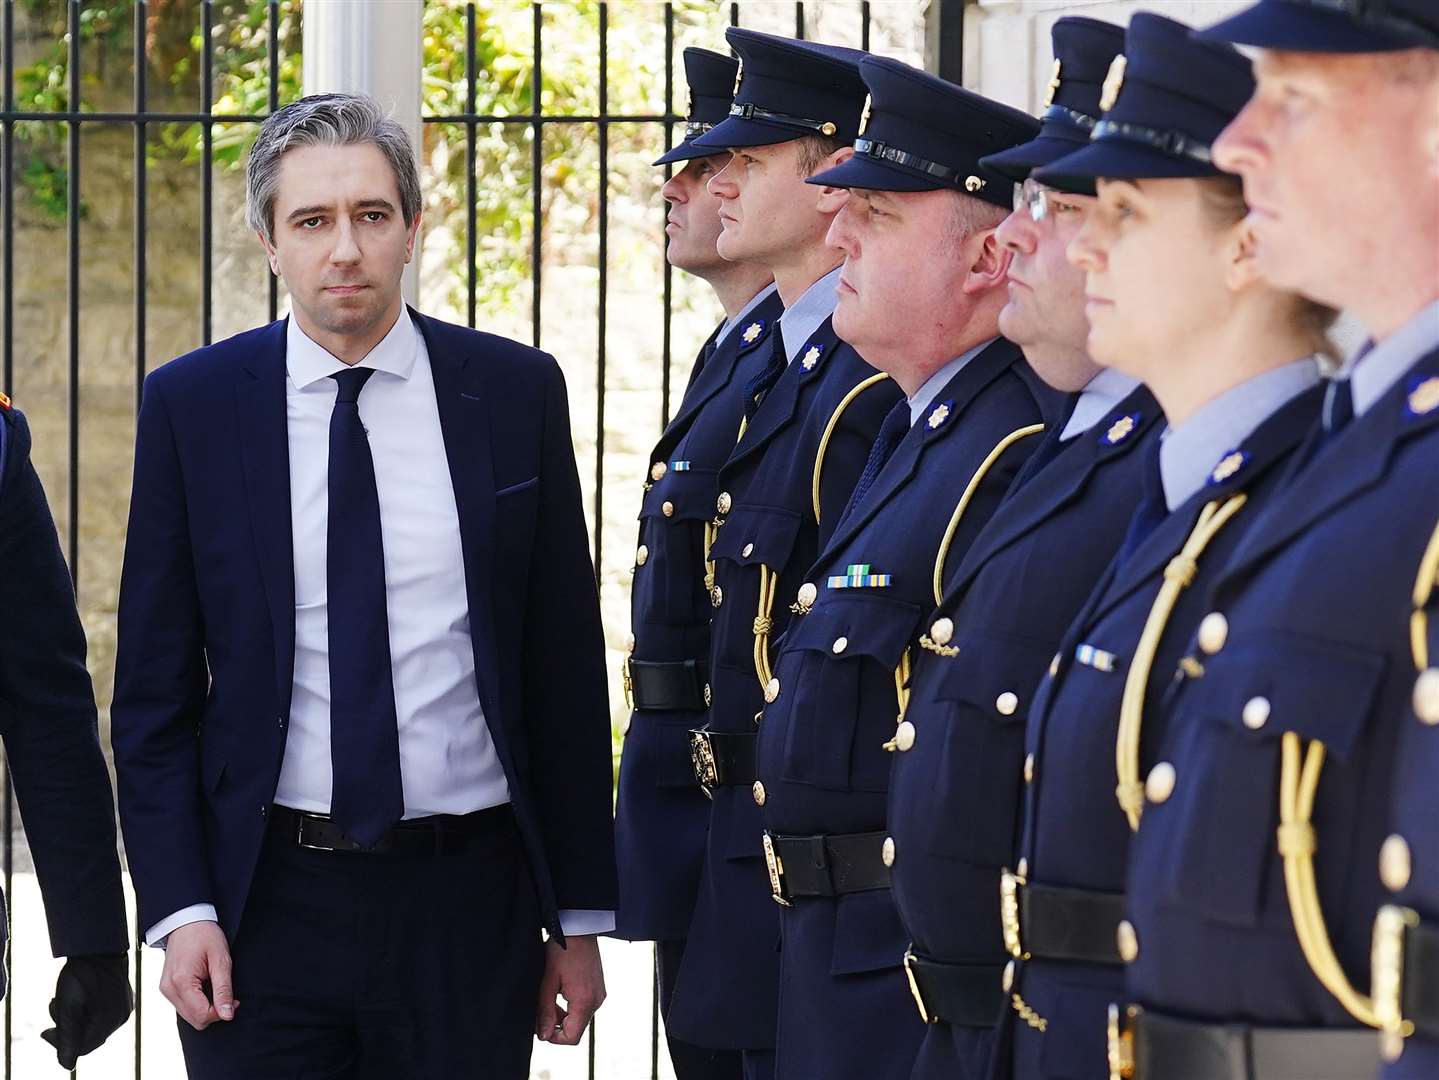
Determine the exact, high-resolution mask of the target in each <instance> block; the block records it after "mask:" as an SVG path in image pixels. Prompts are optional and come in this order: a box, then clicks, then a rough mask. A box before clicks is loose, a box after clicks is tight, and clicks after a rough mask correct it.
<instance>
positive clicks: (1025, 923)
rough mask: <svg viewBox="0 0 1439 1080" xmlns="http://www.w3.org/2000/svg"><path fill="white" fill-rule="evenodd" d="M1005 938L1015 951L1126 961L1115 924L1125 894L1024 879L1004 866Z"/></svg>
mask: <svg viewBox="0 0 1439 1080" xmlns="http://www.w3.org/2000/svg"><path fill="white" fill-rule="evenodd" d="M999 908H1000V922H1001V925H1002V926H1003V929H1004V944H1005V948H1007V949H1008V950H1009V952H1010V955H1012V956H1015V957H1022V958H1029V957H1035V958H1038V959H1041V960H1068V961H1071V962H1075V961H1077V962H1079V963H1084V964H1112V965H1114V966H1116V967H1118V966H1121V965H1122V964H1123V963H1124V960H1123V958H1121V957H1120V955H1119V943H1118V933H1119V924H1120V923H1121V922H1122V921H1123V920H1124V894H1123V893H1106V892H1095V891H1091V890H1089V889H1066V888H1061V887H1059V886H1057V885H1043V884H1039V883H1037V882H1027V881H1025V880H1024V879H1023V878H1020V877H1019V876H1017V875H1015V874H1012V873H1010V872H1009V871H1008V870H1006V871H1005V872H1004V874H1003V876H1002V877H1001V878H1000V904H999Z"/></svg>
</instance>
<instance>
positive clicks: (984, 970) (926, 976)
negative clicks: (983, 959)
mask: <svg viewBox="0 0 1439 1080" xmlns="http://www.w3.org/2000/svg"><path fill="white" fill-rule="evenodd" d="M904 974H905V977H906V978H908V979H909V992H910V993H911V994H912V995H914V1003H915V1005H917V1006H918V1007H919V1018H920V1019H921V1020H923V1021H924V1022H925V1023H926V1024H954V1025H956V1026H957V1027H980V1028H988V1027H993V1026H994V1025H995V1024H996V1023H997V1022H998V1021H999V1018H1000V1016H1001V1015H1002V1014H1003V1012H1004V1005H1005V997H1004V993H1003V991H1002V990H1001V989H1000V987H1001V981H1000V980H1001V979H1003V977H1004V969H1003V968H1002V967H1001V966H1000V965H998V964H944V963H941V962H940V961H938V960H929V959H926V958H925V957H923V956H916V955H915V953H914V950H913V949H906V950H905V954H904Z"/></svg>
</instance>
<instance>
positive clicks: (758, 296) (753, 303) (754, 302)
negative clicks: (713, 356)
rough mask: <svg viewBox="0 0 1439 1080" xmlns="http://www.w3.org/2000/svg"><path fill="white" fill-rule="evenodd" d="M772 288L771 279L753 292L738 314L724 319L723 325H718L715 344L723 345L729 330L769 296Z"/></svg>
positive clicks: (773, 287)
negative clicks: (757, 290)
mask: <svg viewBox="0 0 1439 1080" xmlns="http://www.w3.org/2000/svg"><path fill="white" fill-rule="evenodd" d="M774 289H775V284H774V282H773V281H771V282H770V283H769V284H768V285H766V286H765V287H764V288H763V289H761V290H760V291H759V292H757V293H755V294H754V296H753V298H751V300H750V302H749V303H748V304H746V305H745V306H744V307H742V308H740V313H739V314H738V315H736V316H735V317H734V318H733V319H726V320H725V321H724V325H723V326H721V327H720V332H719V337H717V338H715V344H716V345H723V344H724V339H725V338H727V337H729V332H730V331H731V330H733V329H734V328H735V327H736V326H738V325H739V324H740V323H742V322H744V321H745V316H746V315H748V314H749V313H750V312H751V311H753V310H754V309H755V308H757V307H758V306H759V305H760V304H761V303H763V302H764V299H765V297H767V296H769V294H770V293H772V292H774Z"/></svg>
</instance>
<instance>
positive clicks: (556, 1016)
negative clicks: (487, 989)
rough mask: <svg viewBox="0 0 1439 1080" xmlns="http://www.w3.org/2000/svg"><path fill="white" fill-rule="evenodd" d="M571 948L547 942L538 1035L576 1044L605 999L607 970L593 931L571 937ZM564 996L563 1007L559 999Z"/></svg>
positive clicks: (537, 1026) (541, 983) (537, 1022)
mask: <svg viewBox="0 0 1439 1080" xmlns="http://www.w3.org/2000/svg"><path fill="white" fill-rule="evenodd" d="M566 942H567V944H568V946H569V947H568V948H563V949H562V948H560V946H559V945H557V944H556V943H555V942H553V941H550V942H547V943H546V944H545V974H544V978H542V979H541V980H540V1007H539V1011H538V1012H537V1013H536V1014H535V1038H537V1039H539V1040H540V1041H541V1042H551V1043H558V1044H560V1045H561V1046H574V1045H575V1044H576V1043H577V1042H579V1041H580V1038H581V1037H582V1036H583V1035H584V1033H585V1028H587V1027H589V1026H590V1017H592V1016H594V1014H595V1010H596V1009H598V1008H599V1007H600V1005H602V1004H603V1003H604V1000H605V973H604V969H603V968H602V967H601V966H600V946H599V942H598V940H597V939H596V937H595V935H593V934H584V935H580V936H578V937H571V938H567V939H566ZM557 997H563V998H564V999H565V1004H564V1006H563V1007H562V1006H561V1005H560V1003H559V1002H558V1001H557V1000H556V998H557Z"/></svg>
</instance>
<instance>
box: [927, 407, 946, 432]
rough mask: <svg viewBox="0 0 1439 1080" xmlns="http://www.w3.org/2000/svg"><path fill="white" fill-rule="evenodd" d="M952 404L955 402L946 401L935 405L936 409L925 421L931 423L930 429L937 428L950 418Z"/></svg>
mask: <svg viewBox="0 0 1439 1080" xmlns="http://www.w3.org/2000/svg"><path fill="white" fill-rule="evenodd" d="M951 404H953V403H952V402H948V401H944V402H941V403H940V404H938V405H936V406H935V407H934V411H933V412H931V413H930V414H929V419H928V420H926V421H925V423H926V424H928V425H929V430H930V431H934V430H936V429H937V428H938V427H939V426H940V425H941V424H943V423H944V422H945V421H946V420H948V419H949V409H950V405H951Z"/></svg>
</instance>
